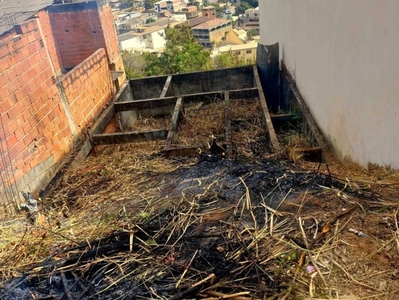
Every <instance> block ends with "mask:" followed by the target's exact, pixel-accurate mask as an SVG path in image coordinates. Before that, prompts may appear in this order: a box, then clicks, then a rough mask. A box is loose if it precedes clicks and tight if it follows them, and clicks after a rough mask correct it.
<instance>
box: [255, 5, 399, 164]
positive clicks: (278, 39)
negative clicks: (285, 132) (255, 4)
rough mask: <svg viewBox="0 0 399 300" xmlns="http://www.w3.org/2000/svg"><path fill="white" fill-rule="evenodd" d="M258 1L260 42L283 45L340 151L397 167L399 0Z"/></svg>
mask: <svg viewBox="0 0 399 300" xmlns="http://www.w3.org/2000/svg"><path fill="white" fill-rule="evenodd" d="M259 4H260V15H261V16H262V18H261V19H260V25H261V32H260V34H261V42H262V44H265V45H270V44H274V43H279V44H280V47H279V49H280V50H279V51H280V59H282V60H283V61H284V63H285V65H286V66H287V68H288V70H289V72H290V73H291V74H292V76H293V77H294V79H295V80H296V84H297V86H298V88H299V90H300V92H301V94H302V95H303V97H304V99H305V101H306V103H307V105H308V106H309V108H310V110H311V112H312V114H313V116H314V118H315V119H316V121H317V123H318V125H319V127H320V128H321V130H322V131H323V133H324V135H325V136H326V137H327V139H328V141H329V142H330V143H331V145H332V147H333V149H334V151H335V153H336V154H337V155H338V156H339V157H340V158H341V159H343V160H350V161H354V162H356V163H359V164H360V165H362V166H367V165H368V164H369V163H372V164H379V165H382V166H386V165H390V166H392V167H395V168H399V151H398V149H399V135H398V132H399V121H398V120H399V101H398V95H399V85H398V82H399V40H398V20H399V2H398V1H397V0H385V1H374V0H347V1H312V0H302V1H290V0H268V1H259Z"/></svg>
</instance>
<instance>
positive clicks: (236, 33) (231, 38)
mask: <svg viewBox="0 0 399 300" xmlns="http://www.w3.org/2000/svg"><path fill="white" fill-rule="evenodd" d="M247 37H248V34H247V32H246V31H245V30H244V29H236V28H234V29H233V30H230V31H229V32H228V33H227V34H226V44H233V45H241V44H245V43H247Z"/></svg>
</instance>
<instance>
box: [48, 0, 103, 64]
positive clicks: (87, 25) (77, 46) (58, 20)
mask: <svg viewBox="0 0 399 300" xmlns="http://www.w3.org/2000/svg"><path fill="white" fill-rule="evenodd" d="M65 5H67V4H65ZM71 5H72V4H71ZM50 20H51V27H52V30H53V34H54V40H55V45H56V47H57V49H58V51H59V56H60V58H61V63H62V66H63V67H65V68H73V67H75V66H76V65H78V64H79V63H81V62H82V61H83V60H85V59H86V58H88V57H89V56H90V55H92V54H93V53H94V52H95V51H96V50H97V49H99V48H105V47H106V45H105V41H104V35H103V30H102V28H101V23H100V19H99V14H98V10H97V9H88V10H83V11H80V10H76V11H63V12H52V11H50Z"/></svg>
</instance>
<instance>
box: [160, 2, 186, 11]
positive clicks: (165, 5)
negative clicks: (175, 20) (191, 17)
mask: <svg viewBox="0 0 399 300" xmlns="http://www.w3.org/2000/svg"><path fill="white" fill-rule="evenodd" d="M182 5H185V3H184V2H181V0H162V1H158V2H156V3H154V9H155V13H156V14H161V13H166V12H169V13H171V14H174V13H175V12H176V11H177V10H178V9H179V8H180V7H181V6H182Z"/></svg>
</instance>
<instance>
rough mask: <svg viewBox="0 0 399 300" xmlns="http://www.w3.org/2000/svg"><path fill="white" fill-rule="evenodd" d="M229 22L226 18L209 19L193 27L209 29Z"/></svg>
mask: <svg viewBox="0 0 399 300" xmlns="http://www.w3.org/2000/svg"><path fill="white" fill-rule="evenodd" d="M228 22H230V20H227V19H211V20H209V21H206V22H203V23H201V24H198V25H197V26H194V27H193V29H209V28H212V27H216V26H219V25H223V24H226V23H228Z"/></svg>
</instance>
